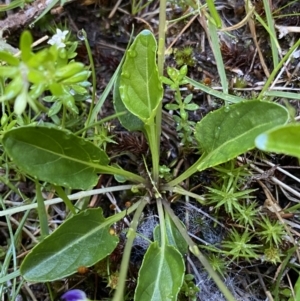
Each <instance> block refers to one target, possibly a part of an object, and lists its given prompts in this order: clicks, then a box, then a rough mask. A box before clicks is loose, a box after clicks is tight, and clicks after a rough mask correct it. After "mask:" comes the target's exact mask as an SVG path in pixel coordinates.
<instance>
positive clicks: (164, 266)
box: [134, 242, 184, 301]
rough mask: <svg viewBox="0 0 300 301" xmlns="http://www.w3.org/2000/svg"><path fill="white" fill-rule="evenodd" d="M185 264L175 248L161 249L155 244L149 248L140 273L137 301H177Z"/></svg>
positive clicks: (135, 297) (166, 247)
mask: <svg viewBox="0 0 300 301" xmlns="http://www.w3.org/2000/svg"><path fill="white" fill-rule="evenodd" d="M183 276H184V262H183V258H182V255H181V254H180V253H179V251H178V250H176V249H175V248H174V247H173V246H164V247H162V248H161V247H159V245H158V242H154V243H152V244H151V245H150V247H149V248H148V250H147V252H146V255H145V257H144V260H143V264H142V267H141V269H140V271H139V278H138V285H137V288H136V291H135V296H134V300H136V301H140V300H143V301H150V300H151V301H153V300H164V301H173V300H174V301H175V300H177V295H178V293H179V290H180V288H181V285H182V281H183Z"/></svg>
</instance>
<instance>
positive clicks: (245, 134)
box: [195, 100, 289, 170]
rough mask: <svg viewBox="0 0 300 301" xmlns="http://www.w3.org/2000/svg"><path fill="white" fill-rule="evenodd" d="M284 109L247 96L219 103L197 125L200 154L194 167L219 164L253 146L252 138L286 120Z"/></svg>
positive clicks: (286, 115)
mask: <svg viewBox="0 0 300 301" xmlns="http://www.w3.org/2000/svg"><path fill="white" fill-rule="evenodd" d="M288 118H289V115H288V111H287V110H286V109H285V108H284V107H283V106H281V105H278V104H276V103H272V102H266V101H258V100H251V101H247V102H242V103H238V104H234V105H231V106H230V107H222V108H221V109H219V110H216V111H214V112H212V113H209V114H208V115H206V116H205V117H204V118H203V119H202V120H201V121H200V122H199V123H198V124H197V125H196V133H195V137H196V139H197V141H198V142H199V145H200V149H201V151H202V152H203V155H202V157H201V159H200V161H199V164H198V170H204V169H206V168H209V167H212V166H216V165H219V164H221V163H224V162H226V161H228V160H230V159H233V158H235V157H236V156H238V155H240V154H242V153H244V152H247V151H248V150H250V149H252V148H254V147H255V143H254V140H255V138H256V137H257V136H258V135H259V134H261V133H263V132H265V131H267V130H270V129H272V128H274V127H276V126H278V125H282V124H285V123H286V122H287V121H288Z"/></svg>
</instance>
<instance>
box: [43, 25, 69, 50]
mask: <svg viewBox="0 0 300 301" xmlns="http://www.w3.org/2000/svg"><path fill="white" fill-rule="evenodd" d="M68 33H69V31H68V30H64V31H61V30H60V29H59V28H56V34H55V35H54V36H53V37H52V38H51V39H50V40H49V41H48V44H50V45H56V47H57V48H64V47H66V44H65V43H64V41H65V39H66V36H67V34H68Z"/></svg>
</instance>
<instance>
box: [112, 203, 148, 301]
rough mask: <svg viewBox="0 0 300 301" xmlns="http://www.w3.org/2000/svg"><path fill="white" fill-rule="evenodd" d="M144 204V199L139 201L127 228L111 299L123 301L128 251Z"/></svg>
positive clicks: (129, 251) (128, 257)
mask: <svg viewBox="0 0 300 301" xmlns="http://www.w3.org/2000/svg"><path fill="white" fill-rule="evenodd" d="M146 204H147V202H146V200H143V201H141V203H140V204H139V206H138V208H137V210H136V211H135V213H134V216H133V219H132V222H131V225H130V228H129V229H128V232H127V242H126V245H125V249H124V253H123V257H122V262H121V267H120V274H119V280H118V285H117V289H116V293H115V295H114V297H113V300H112V301H123V300H124V288H125V282H126V276H127V271H128V265H129V260H130V253H131V249H132V245H133V241H134V239H135V236H136V229H137V226H138V222H139V219H140V216H141V214H142V212H143V209H144V207H145V206H146Z"/></svg>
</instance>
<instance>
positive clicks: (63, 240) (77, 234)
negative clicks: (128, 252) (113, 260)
mask: <svg viewBox="0 0 300 301" xmlns="http://www.w3.org/2000/svg"><path fill="white" fill-rule="evenodd" d="M110 224H111V223H110V222H108V219H105V218H104V217H103V214H102V209H101V208H97V209H87V210H85V211H83V212H80V213H79V214H77V215H75V216H73V217H71V218H70V219H68V220H67V221H65V222H64V223H63V224H62V225H61V226H60V227H59V228H58V229H57V230H55V231H54V232H53V233H52V234H51V235H49V236H48V237H46V238H45V239H44V240H43V241H42V242H40V243H39V244H38V245H37V246H36V247H34V248H33V249H32V251H31V252H30V253H29V254H28V255H27V256H26V258H25V260H24V261H23V263H22V265H21V268H20V270H21V274H22V275H23V277H24V278H25V279H26V280H27V281H34V282H35V281H37V282H46V281H54V280H58V279H61V278H65V277H67V276H69V275H72V274H74V273H75V272H76V271H77V269H78V268H79V267H80V266H86V267H89V266H92V265H94V264H95V263H96V262H98V261H99V260H101V259H103V258H105V257H106V256H107V255H109V254H110V253H111V252H112V251H113V250H114V249H115V247H116V246H117V244H118V241H119V239H118V237H117V236H115V235H113V236H112V235H111V234H110V233H109V229H110Z"/></svg>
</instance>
